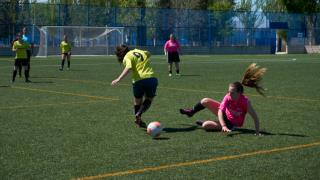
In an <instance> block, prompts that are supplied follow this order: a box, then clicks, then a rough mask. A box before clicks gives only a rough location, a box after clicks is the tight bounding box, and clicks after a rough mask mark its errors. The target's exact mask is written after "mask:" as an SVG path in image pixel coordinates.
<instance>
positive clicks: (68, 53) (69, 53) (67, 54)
mask: <svg viewBox="0 0 320 180" xmlns="http://www.w3.org/2000/svg"><path fill="white" fill-rule="evenodd" d="M62 54H63V55H65V56H69V55H71V52H67V53H62Z"/></svg>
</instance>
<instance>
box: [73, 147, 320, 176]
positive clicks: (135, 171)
mask: <svg viewBox="0 0 320 180" xmlns="http://www.w3.org/2000/svg"><path fill="white" fill-rule="evenodd" d="M319 145H320V141H318V142H314V143H309V144H299V145H294V146H287V147H282V148H274V149H269V150H260V151H253V152H248V153H242V154H237V155H228V156H220V157H213V158H210V159H203V160H195V161H189V162H181V163H175V164H167V165H159V166H153V167H145V168H142V169H133V170H126V171H119V172H111V173H105V174H99V175H95V176H88V177H79V178H75V179H74V180H94V179H101V178H109V177H119V176H126V175H131V174H141V173H145V172H149V171H161V170H166V169H172V168H179V167H187V166H193V165H198V164H200V165H201V164H207V163H212V162H218V161H224V160H230V159H239V158H246V157H251V156H257V155H263V154H272V153H280V152H286V151H289V150H297V149H303V148H310V147H314V146H319Z"/></svg>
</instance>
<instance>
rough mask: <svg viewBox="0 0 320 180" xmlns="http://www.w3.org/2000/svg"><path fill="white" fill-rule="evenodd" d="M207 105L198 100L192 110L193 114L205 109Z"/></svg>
mask: <svg viewBox="0 0 320 180" xmlns="http://www.w3.org/2000/svg"><path fill="white" fill-rule="evenodd" d="M204 108H205V107H204V106H203V105H202V104H201V102H198V103H197V104H196V105H194V106H193V109H192V112H193V114H195V113H197V112H199V111H201V110H203V109H204Z"/></svg>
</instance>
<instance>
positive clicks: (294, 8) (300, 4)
mask: <svg viewBox="0 0 320 180" xmlns="http://www.w3.org/2000/svg"><path fill="white" fill-rule="evenodd" d="M282 2H283V4H284V5H285V6H286V8H287V10H288V12H293V13H304V14H305V22H306V29H307V35H306V36H307V40H308V44H309V45H314V44H315V43H316V42H315V40H316V39H315V37H316V36H315V27H316V23H317V20H318V16H319V15H318V13H317V12H320V1H319V0H290V1H289V0H282Z"/></svg>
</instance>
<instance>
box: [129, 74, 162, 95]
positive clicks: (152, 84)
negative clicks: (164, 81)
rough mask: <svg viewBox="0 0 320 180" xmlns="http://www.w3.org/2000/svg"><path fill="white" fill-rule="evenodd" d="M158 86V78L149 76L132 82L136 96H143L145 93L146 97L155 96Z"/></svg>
mask: <svg viewBox="0 0 320 180" xmlns="http://www.w3.org/2000/svg"><path fill="white" fill-rule="evenodd" d="M157 86H158V79H157V78H154V77H152V78H147V79H142V80H139V81H137V82H135V83H133V84H132V89H133V95H134V97H135V98H142V97H143V96H144V95H145V96H146V97H150V98H152V97H155V96H156V91H157Z"/></svg>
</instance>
